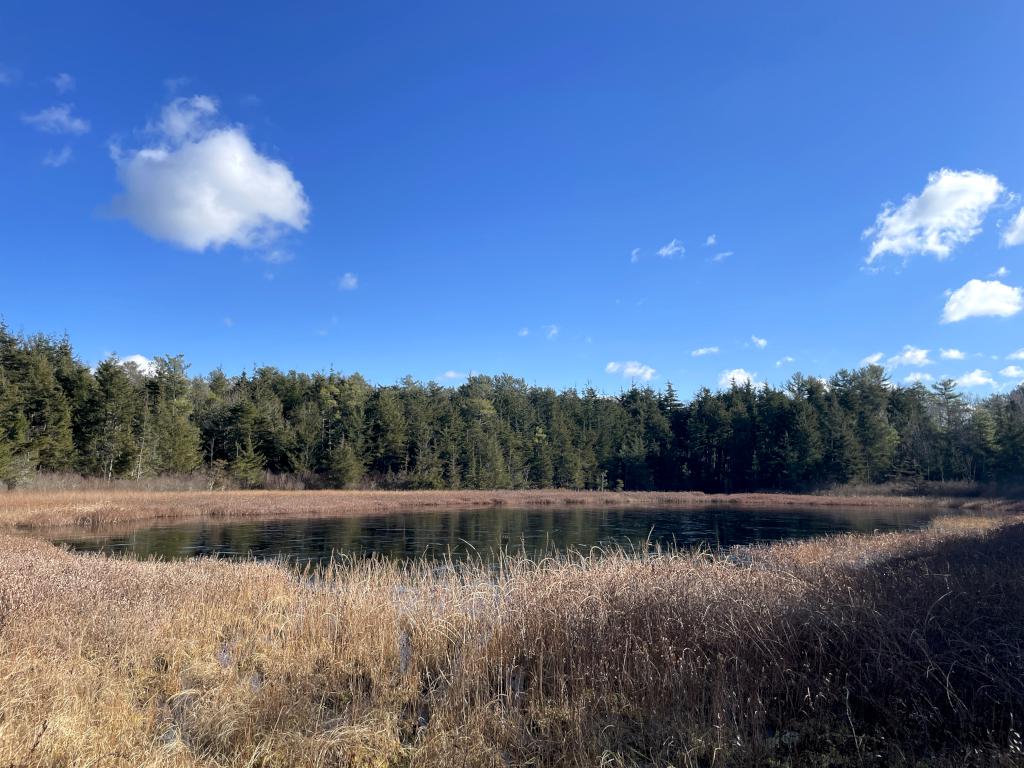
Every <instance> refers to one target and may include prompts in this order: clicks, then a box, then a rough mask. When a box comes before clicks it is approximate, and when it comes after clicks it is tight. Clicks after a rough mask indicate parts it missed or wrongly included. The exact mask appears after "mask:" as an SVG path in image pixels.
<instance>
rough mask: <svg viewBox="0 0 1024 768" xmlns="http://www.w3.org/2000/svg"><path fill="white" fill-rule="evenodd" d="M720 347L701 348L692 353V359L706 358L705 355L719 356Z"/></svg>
mask: <svg viewBox="0 0 1024 768" xmlns="http://www.w3.org/2000/svg"><path fill="white" fill-rule="evenodd" d="M717 354H718V347H700V348H699V349H695V350H693V352H691V353H690V357H704V355H717Z"/></svg>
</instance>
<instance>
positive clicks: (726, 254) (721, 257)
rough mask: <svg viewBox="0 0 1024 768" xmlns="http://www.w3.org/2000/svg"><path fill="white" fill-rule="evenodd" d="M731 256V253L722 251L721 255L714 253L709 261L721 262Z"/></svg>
mask: <svg viewBox="0 0 1024 768" xmlns="http://www.w3.org/2000/svg"><path fill="white" fill-rule="evenodd" d="M732 254H733V252H732V251H722V252H721V253H716V254H715V255H714V256H713V257H712V259H711V260H712V261H714V262H723V261H725V260H726V259H728V258H729V257H730V256H732Z"/></svg>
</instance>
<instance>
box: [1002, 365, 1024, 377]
mask: <svg viewBox="0 0 1024 768" xmlns="http://www.w3.org/2000/svg"><path fill="white" fill-rule="evenodd" d="M999 375H1000V376H1005V377H1006V378H1008V379H1024V368H1021V367H1020V366H1019V365H1008V366H1006V367H1005V368H1003V370H1001V371H1000V372H999Z"/></svg>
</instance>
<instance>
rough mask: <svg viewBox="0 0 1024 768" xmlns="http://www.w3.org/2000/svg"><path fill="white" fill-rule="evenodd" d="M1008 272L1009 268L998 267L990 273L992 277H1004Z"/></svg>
mask: <svg viewBox="0 0 1024 768" xmlns="http://www.w3.org/2000/svg"><path fill="white" fill-rule="evenodd" d="M1008 274H1010V270H1008V269H1007V268H1006V267H1000V268H999V269H997V270H996V271H995V272H993V273H992V277H1006V276H1007V275H1008Z"/></svg>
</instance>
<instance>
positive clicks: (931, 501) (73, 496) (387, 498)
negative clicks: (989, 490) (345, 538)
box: [0, 489, 1024, 529]
mask: <svg viewBox="0 0 1024 768" xmlns="http://www.w3.org/2000/svg"><path fill="white" fill-rule="evenodd" d="M539 505H547V506H566V505H584V506H591V507H616V506H617V507H629V506H646V507H661V508H665V507H675V508H680V509H685V508H693V507H701V506H707V505H718V506H732V507H776V508H785V507H794V508H796V507H800V508H808V507H818V508H829V507H832V508H838V507H842V508H848V509H857V508H878V507H887V508H893V507H900V508H915V507H917V508H920V507H923V506H928V507H937V506H941V507H948V508H959V509H979V510H980V509H999V510H1002V511H1009V510H1018V509H1021V510H1024V503H1022V502H1018V501H1000V500H992V499H965V498H924V497H912V496H903V497H901V496H825V495H807V494H782V493H743V494H703V493H663V492H638V491H626V492H600V491H558V490H547V491H545V490H535V491H135V490H123V489H111V490H67V491H52V490H51V491H32V490H25V491H8V492H6V493H0V529H4V528H6V529H13V528H19V529H33V528H43V527H61V526H63V527H67V526H85V527H91V528H100V527H103V526H109V525H115V524H124V523H132V522H142V521H156V520H164V521H166V520H187V519H190V518H268V517H275V518H279V519H280V518H287V517H303V518H310V517H318V516H319V517H332V516H333V517H340V516H350V515H367V514H374V513H382V512H392V511H397V510H401V511H404V512H407V511H413V510H436V509H458V508H463V509H468V508H480V507H497V506H506V507H531V506H539Z"/></svg>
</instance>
